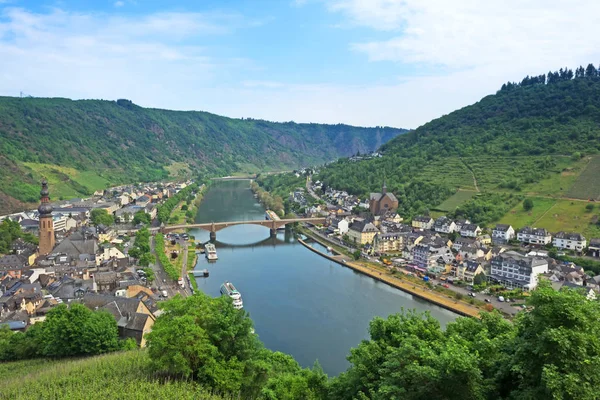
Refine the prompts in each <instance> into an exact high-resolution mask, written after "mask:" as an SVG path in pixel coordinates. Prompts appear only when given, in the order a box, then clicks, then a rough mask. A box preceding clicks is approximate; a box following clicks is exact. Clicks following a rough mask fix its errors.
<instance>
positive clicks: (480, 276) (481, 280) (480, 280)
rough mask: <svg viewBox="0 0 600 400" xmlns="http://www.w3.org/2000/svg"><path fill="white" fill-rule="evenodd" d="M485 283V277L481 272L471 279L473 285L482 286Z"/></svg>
mask: <svg viewBox="0 0 600 400" xmlns="http://www.w3.org/2000/svg"><path fill="white" fill-rule="evenodd" d="M486 282H487V279H486V276H485V274H484V273H483V272H481V273H479V274H477V275H475V277H474V278H473V284H474V285H482V284H484V283H486Z"/></svg>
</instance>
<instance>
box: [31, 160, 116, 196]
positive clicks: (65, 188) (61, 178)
mask: <svg viewBox="0 0 600 400" xmlns="http://www.w3.org/2000/svg"><path fill="white" fill-rule="evenodd" d="M23 167H24V168H25V170H27V171H29V173H31V175H32V176H33V178H34V179H35V180H41V178H42V177H45V178H46V179H47V180H48V183H49V184H50V188H51V195H52V197H53V198H54V199H59V198H64V199H69V198H73V197H81V196H87V195H89V194H92V193H93V192H94V191H96V190H99V189H104V188H106V187H107V186H108V185H109V180H108V179H106V178H104V177H102V176H100V175H99V174H98V173H97V172H94V171H79V170H77V169H75V168H69V167H61V166H58V165H51V164H40V163H23Z"/></svg>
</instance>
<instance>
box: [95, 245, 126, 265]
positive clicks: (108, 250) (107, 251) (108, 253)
mask: <svg viewBox="0 0 600 400" xmlns="http://www.w3.org/2000/svg"><path fill="white" fill-rule="evenodd" d="M111 258H116V259H119V260H120V259H123V258H127V256H126V255H125V254H123V253H122V252H121V250H119V249H118V248H116V247H112V246H104V249H103V250H102V252H101V253H100V254H98V255H97V256H96V265H100V264H101V263H102V262H103V261H106V260H110V259H111Z"/></svg>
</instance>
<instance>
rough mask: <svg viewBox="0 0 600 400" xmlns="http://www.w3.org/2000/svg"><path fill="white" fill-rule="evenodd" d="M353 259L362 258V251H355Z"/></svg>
mask: <svg viewBox="0 0 600 400" xmlns="http://www.w3.org/2000/svg"><path fill="white" fill-rule="evenodd" d="M352 257H353V258H354V259H355V260H358V259H359V258H360V250H354V252H353V253H352Z"/></svg>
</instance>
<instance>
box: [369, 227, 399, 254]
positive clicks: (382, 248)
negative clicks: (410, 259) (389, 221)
mask: <svg viewBox="0 0 600 400" xmlns="http://www.w3.org/2000/svg"><path fill="white" fill-rule="evenodd" d="M405 237H406V234H405V233H401V232H389V233H378V234H376V235H375V237H374V238H373V251H375V252H377V253H379V254H383V253H388V252H390V251H396V252H398V251H402V248H403V247H404V238H405Z"/></svg>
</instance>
